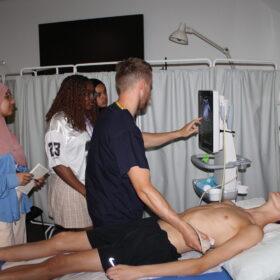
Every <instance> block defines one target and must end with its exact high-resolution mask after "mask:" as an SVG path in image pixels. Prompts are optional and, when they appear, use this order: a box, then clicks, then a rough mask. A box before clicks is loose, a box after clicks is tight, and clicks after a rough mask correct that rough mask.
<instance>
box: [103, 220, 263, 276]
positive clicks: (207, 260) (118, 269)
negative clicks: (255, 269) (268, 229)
mask: <svg viewBox="0 0 280 280" xmlns="http://www.w3.org/2000/svg"><path fill="white" fill-rule="evenodd" d="M262 238H263V231H262V230H261V229H260V227H258V226H257V225H248V226H246V227H244V228H242V229H241V230H240V231H239V232H238V233H237V234H236V235H235V236H234V237H233V238H231V239H230V240H228V241H227V242H225V243H224V244H223V245H221V246H220V247H218V248H215V249H213V250H211V251H208V253H206V254H205V255H203V256H202V257H201V258H197V259H187V260H182V261H176V262H170V263H164V264H156V265H143V266H126V265H118V266H115V267H111V268H110V269H108V271H107V275H108V277H109V278H110V279H114V280H115V279H122V280H133V279H138V278H142V277H162V276H174V275H176V276H179V275H194V274H200V273H202V272H204V271H206V270H208V269H210V268H212V267H215V266H216V265H218V264H220V263H222V262H225V261H227V260H228V259H230V258H232V257H234V256H235V255H237V254H239V253H241V252H242V251H244V250H246V249H249V248H251V247H252V246H254V245H256V244H257V243H258V242H259V241H260V240H261V239H262Z"/></svg>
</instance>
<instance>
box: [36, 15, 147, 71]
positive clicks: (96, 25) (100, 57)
mask: <svg viewBox="0 0 280 280" xmlns="http://www.w3.org/2000/svg"><path fill="white" fill-rule="evenodd" d="M39 46H40V65H41V66H50V65H65V64H79V63H94V62H109V61H120V60H123V59H126V58H128V57H132V56H134V57H139V58H143V59H144V26H143V15H129V16H119V17H108V18H96V19H86V20H77V21H67V22H56V23H46V24H39ZM103 68H108V69H105V70H114V68H115V66H110V67H108V66H107V67H96V69H95V71H101V70H104V69H103ZM88 70H89V71H94V69H92V68H91V69H88Z"/></svg>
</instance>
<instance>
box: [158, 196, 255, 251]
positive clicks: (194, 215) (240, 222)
mask: <svg viewBox="0 0 280 280" xmlns="http://www.w3.org/2000/svg"><path fill="white" fill-rule="evenodd" d="M180 216H181V218H182V219H183V220H185V221H186V222H189V223H190V224H192V225H193V226H194V227H196V228H197V229H198V230H199V231H201V232H203V233H205V234H207V235H208V236H209V237H212V238H213V239H215V245H214V248H215V247H218V246H220V245H222V244H223V243H224V242H225V241H227V240H229V239H230V238H231V237H233V236H234V235H235V234H236V233H237V232H238V231H239V230H240V229H241V228H242V227H244V226H247V225H249V224H254V220H253V218H252V217H251V216H250V214H249V213H248V212H246V210H244V209H242V208H240V207H237V206H235V205H234V204H233V203H232V202H230V201H225V202H222V203H211V204H207V205H203V206H199V207H193V208H190V209H188V210H186V211H185V212H183V213H182V214H180ZM159 225H160V227H161V228H162V229H163V230H165V231H166V232H167V234H168V238H169V240H170V242H171V243H172V244H173V245H174V246H175V247H176V248H177V251H178V253H184V252H186V251H189V250H191V248H189V247H187V246H186V245H185V242H184V240H183V238H182V235H181V234H180V233H179V232H178V231H177V230H175V229H174V228H173V227H172V226H171V225H169V224H167V223H166V222H164V221H160V222H159Z"/></svg>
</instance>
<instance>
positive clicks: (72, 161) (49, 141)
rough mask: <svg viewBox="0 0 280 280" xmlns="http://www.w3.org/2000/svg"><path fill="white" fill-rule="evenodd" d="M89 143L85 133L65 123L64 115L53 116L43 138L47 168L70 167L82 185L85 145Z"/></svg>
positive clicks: (83, 181) (84, 169) (87, 135)
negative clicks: (47, 162)
mask: <svg viewBox="0 0 280 280" xmlns="http://www.w3.org/2000/svg"><path fill="white" fill-rule="evenodd" d="M88 141H90V136H89V134H88V132H87V131H84V132H79V131H76V130H74V129H73V128H72V126H71V125H70V124H68V123H67V121H66V119H65V117H64V113H62V112H61V113H57V114H55V115H54V116H53V117H52V119H51V121H50V123H49V128H48V131H47V133H46V136H45V149H46V153H47V156H48V161H49V168H50V169H51V168H53V167H55V166H57V165H64V166H67V167H70V168H71V169H72V171H73V173H74V174H75V175H76V177H77V178H78V179H79V180H80V181H81V182H82V183H83V184H84V183H85V171H86V156H87V150H86V143H87V142H88Z"/></svg>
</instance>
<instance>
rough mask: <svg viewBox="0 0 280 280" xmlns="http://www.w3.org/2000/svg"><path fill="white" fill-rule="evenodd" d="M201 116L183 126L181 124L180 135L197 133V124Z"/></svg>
mask: <svg viewBox="0 0 280 280" xmlns="http://www.w3.org/2000/svg"><path fill="white" fill-rule="evenodd" d="M201 120H202V118H197V119H195V120H193V121H191V122H189V123H187V124H186V125H185V126H183V127H182V128H181V129H180V130H179V133H180V135H181V137H189V136H191V135H193V134H196V133H198V127H197V126H198V125H199V124H200V123H201Z"/></svg>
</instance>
